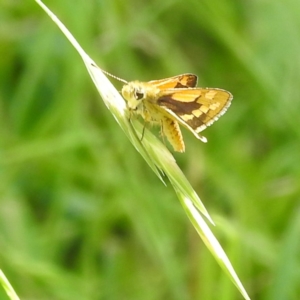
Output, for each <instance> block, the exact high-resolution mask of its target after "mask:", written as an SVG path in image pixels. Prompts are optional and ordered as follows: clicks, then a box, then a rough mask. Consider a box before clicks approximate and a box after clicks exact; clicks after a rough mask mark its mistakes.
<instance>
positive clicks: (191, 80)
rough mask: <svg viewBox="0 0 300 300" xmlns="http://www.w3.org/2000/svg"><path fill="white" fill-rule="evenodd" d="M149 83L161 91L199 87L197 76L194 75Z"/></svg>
mask: <svg viewBox="0 0 300 300" xmlns="http://www.w3.org/2000/svg"><path fill="white" fill-rule="evenodd" d="M148 83H150V84H151V85H153V86H155V87H157V88H159V89H160V90H167V89H178V88H193V87H195V86H196V85H197V76H196V75H194V74H182V75H178V76H174V77H170V78H165V79H161V80H152V81H149V82H148Z"/></svg>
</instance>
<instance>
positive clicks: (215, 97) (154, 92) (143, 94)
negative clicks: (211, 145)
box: [122, 74, 232, 152]
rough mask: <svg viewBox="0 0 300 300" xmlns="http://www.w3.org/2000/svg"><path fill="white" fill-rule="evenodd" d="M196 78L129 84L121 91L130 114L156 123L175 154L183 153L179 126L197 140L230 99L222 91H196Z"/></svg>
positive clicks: (173, 78)
mask: <svg viewBox="0 0 300 300" xmlns="http://www.w3.org/2000/svg"><path fill="white" fill-rule="evenodd" d="M196 85H197V76H196V75H193V74H183V75H179V76H175V77H171V78H166V79H161V80H153V81H149V82H140V81H132V82H129V83H127V84H125V85H124V86H123V88H122V95H123V97H124V99H125V100H126V101H127V106H128V108H129V110H130V111H132V112H133V113H137V114H140V115H141V116H142V117H143V118H144V120H145V122H150V123H158V124H160V125H161V131H162V134H163V135H164V136H166V138H167V139H168V141H169V142H170V144H171V145H172V146H173V148H174V150H175V151H178V152H184V150H185V147H184V142H183V138H182V134H181V131H180V128H179V124H181V125H183V126H184V127H185V128H187V129H189V130H190V131H191V132H192V133H193V134H194V135H195V136H196V137H197V138H198V139H200V140H201V141H203V142H206V141H207V140H206V138H205V137H204V136H202V135H200V134H199V132H201V131H202V130H204V129H205V128H206V127H207V126H210V125H211V124H212V123H213V122H215V121H216V120H217V119H218V118H219V117H220V116H221V115H223V114H224V113H225V111H226V110H227V108H228V107H229V105H230V102H231V100H232V95H231V94H230V93H229V92H227V91H225V90H222V89H215V88H197V87H196Z"/></svg>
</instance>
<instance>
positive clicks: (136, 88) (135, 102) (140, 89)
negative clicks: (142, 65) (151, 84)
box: [121, 81, 147, 110]
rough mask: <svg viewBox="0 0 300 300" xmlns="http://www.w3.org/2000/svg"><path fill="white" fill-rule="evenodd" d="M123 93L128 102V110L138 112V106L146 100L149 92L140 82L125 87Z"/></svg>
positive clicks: (129, 83) (133, 82) (130, 83)
mask: <svg viewBox="0 0 300 300" xmlns="http://www.w3.org/2000/svg"><path fill="white" fill-rule="evenodd" d="M121 93H122V95H123V97H124V99H125V100H126V101H127V105H128V108H129V109H131V110H137V109H138V106H140V105H141V104H142V101H143V100H144V99H145V98H146V94H147V91H146V89H145V86H144V85H143V84H141V83H140V82H138V81H132V82H128V84H125V85H124V86H123V88H122V91H121Z"/></svg>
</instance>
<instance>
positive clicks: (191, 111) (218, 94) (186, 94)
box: [157, 88, 232, 142]
mask: <svg viewBox="0 0 300 300" xmlns="http://www.w3.org/2000/svg"><path fill="white" fill-rule="evenodd" d="M231 100H232V95H231V94H230V93H229V92H227V91H225V90H221V89H211V88H206V89H204V88H189V89H173V90H164V91H161V93H160V95H159V97H158V99H157V105H158V106H159V107H160V108H162V109H163V110H165V111H167V112H168V113H169V114H170V115H171V116H172V117H173V118H175V119H176V120H177V121H178V122H179V123H180V124H182V125H183V126H184V127H186V128H187V129H189V130H190V131H191V132H192V133H193V134H194V135H195V136H196V137H197V138H199V139H201V140H202V141H204V142H206V138H205V137H203V136H201V135H199V132H201V131H202V130H204V129H205V128H206V127H207V126H210V125H211V124H213V123H214V122H215V121H216V120H218V118H219V117H220V116H221V115H223V114H224V113H225V112H226V110H227V108H228V107H229V106H230V103H231Z"/></svg>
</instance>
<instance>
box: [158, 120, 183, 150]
mask: <svg viewBox="0 0 300 300" xmlns="http://www.w3.org/2000/svg"><path fill="white" fill-rule="evenodd" d="M161 129H162V134H163V135H164V136H165V137H166V138H167V139H168V141H169V143H170V144H171V145H172V147H173V148H174V150H175V151H177V152H184V150H185V146H184V142H183V138H182V134H181V131H180V128H179V124H178V122H177V121H175V120H172V119H170V118H168V117H163V118H162V128H161Z"/></svg>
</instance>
